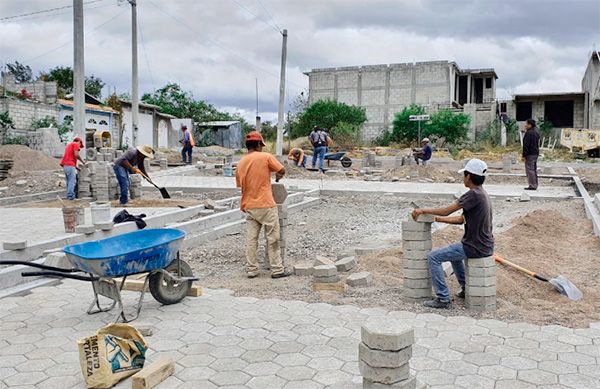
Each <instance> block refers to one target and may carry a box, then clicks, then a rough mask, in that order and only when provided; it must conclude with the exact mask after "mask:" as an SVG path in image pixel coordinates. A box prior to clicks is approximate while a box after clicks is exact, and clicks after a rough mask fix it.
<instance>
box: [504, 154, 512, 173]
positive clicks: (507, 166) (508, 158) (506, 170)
mask: <svg viewBox="0 0 600 389" xmlns="http://www.w3.org/2000/svg"><path fill="white" fill-rule="evenodd" d="M511 167H512V159H511V156H510V155H504V156H502V172H503V173H510V171H511Z"/></svg>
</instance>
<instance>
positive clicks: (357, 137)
mask: <svg viewBox="0 0 600 389" xmlns="http://www.w3.org/2000/svg"><path fill="white" fill-rule="evenodd" d="M329 134H330V135H331V138H332V139H333V144H334V147H335V146H337V148H342V149H352V148H355V147H360V146H361V145H362V136H361V133H360V126H357V125H355V124H350V123H346V122H339V123H338V124H337V125H336V126H335V127H333V128H332V129H331V130H330V131H329Z"/></svg>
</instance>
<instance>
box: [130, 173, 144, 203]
mask: <svg viewBox="0 0 600 389" xmlns="http://www.w3.org/2000/svg"><path fill="white" fill-rule="evenodd" d="M129 197H131V199H132V200H133V199H141V198H142V176H141V175H139V174H130V175H129Z"/></svg>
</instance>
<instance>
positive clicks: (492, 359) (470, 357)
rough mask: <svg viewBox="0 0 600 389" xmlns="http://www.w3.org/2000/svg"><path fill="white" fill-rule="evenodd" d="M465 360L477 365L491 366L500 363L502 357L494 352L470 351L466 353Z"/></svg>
mask: <svg viewBox="0 0 600 389" xmlns="http://www.w3.org/2000/svg"><path fill="white" fill-rule="evenodd" d="M463 360H464V361H465V362H469V363H472V364H474V365H477V366H490V365H497V364H499V363H500V357H499V356H497V355H494V354H488V353H470V354H465V356H464V357H463Z"/></svg>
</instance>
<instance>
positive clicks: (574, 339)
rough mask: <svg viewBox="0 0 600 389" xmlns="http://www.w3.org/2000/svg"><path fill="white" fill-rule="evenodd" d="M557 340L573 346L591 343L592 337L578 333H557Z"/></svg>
mask: <svg viewBox="0 0 600 389" xmlns="http://www.w3.org/2000/svg"><path fill="white" fill-rule="evenodd" d="M558 341H559V342H562V343H566V344H570V345H573V346H584V345H587V344H592V339H590V338H587V337H585V336H579V335H559V336H558Z"/></svg>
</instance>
